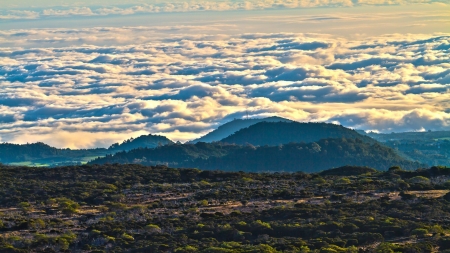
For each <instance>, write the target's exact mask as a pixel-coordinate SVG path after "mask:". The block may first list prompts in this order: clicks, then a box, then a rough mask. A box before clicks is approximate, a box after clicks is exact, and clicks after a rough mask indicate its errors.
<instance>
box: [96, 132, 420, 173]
mask: <svg viewBox="0 0 450 253" xmlns="http://www.w3.org/2000/svg"><path fill="white" fill-rule="evenodd" d="M105 163H110V164H112V163H121V164H127V163H139V164H145V165H157V164H165V165H167V166H172V167H184V168H186V167H191V168H193V167H195V168H199V169H203V170H216V169H218V170H225V171H239V170H242V171H253V172H259V171H304V172H318V171H321V170H324V169H328V168H333V167H340V166H344V165H357V166H370V167H373V168H376V169H379V170H383V169H385V168H388V167H390V166H394V165H400V166H402V167H403V168H405V169H409V170H412V169H417V168H419V167H422V166H423V165H421V164H419V163H417V162H411V161H408V160H406V159H404V158H402V157H400V156H399V155H397V154H396V153H395V152H394V150H392V149H391V148H388V147H385V146H381V145H379V144H377V143H375V144H370V143H366V142H363V141H361V140H359V139H345V138H341V139H324V140H320V141H318V142H312V143H289V144H285V145H279V146H259V147H255V146H252V145H245V146H239V145H225V144H222V143H212V144H210V143H202V142H199V143H197V144H195V145H194V144H179V145H167V146H162V147H158V148H155V149H135V150H131V151H129V152H119V153H117V154H115V155H107V156H106V157H102V158H98V159H95V160H94V161H92V162H91V164H105Z"/></svg>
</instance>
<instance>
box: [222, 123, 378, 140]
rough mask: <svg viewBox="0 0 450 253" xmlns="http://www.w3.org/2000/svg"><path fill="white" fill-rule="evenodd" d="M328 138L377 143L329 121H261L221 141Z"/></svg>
mask: <svg viewBox="0 0 450 253" xmlns="http://www.w3.org/2000/svg"><path fill="white" fill-rule="evenodd" d="M326 138H347V139H356V138H358V139H360V140H363V141H364V142H367V143H375V140H373V139H371V138H370V137H367V136H364V135H361V134H358V133H357V132H356V131H354V130H351V129H348V128H345V127H343V126H340V125H335V124H329V123H299V122H261V123H257V124H254V125H252V126H249V127H247V128H243V129H241V130H239V131H238V132H236V133H235V134H232V135H230V136H228V137H227V138H224V139H222V140H221V142H224V143H234V144H240V145H243V144H246V143H250V144H252V145H278V144H286V143H290V142H314V141H318V140H321V139H326Z"/></svg>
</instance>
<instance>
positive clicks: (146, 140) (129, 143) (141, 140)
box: [108, 134, 174, 151]
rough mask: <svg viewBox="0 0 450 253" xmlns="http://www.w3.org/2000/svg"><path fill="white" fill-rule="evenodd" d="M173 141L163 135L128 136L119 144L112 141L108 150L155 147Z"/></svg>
mask: <svg viewBox="0 0 450 253" xmlns="http://www.w3.org/2000/svg"><path fill="white" fill-rule="evenodd" d="M173 143H174V142H173V141H171V140H169V139H168V138H167V137H165V136H161V135H152V134H149V135H141V136H139V137H137V138H135V139H134V138H130V139H128V140H125V141H123V142H122V143H121V144H119V143H114V144H113V145H111V146H110V147H109V148H108V150H109V151H128V150H132V149H136V148H156V147H158V146H161V145H167V144H173Z"/></svg>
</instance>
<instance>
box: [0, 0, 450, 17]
mask: <svg viewBox="0 0 450 253" xmlns="http://www.w3.org/2000/svg"><path fill="white" fill-rule="evenodd" d="M21 2H22V4H21ZM449 3H450V1H449V0H414V1H410V0H320V1H317V0H264V1H261V0H221V1H212V0H193V1H177V0H172V1H155V0H145V1H130V2H129V4H128V5H126V6H124V5H123V3H122V5H118V4H117V3H116V4H114V2H111V3H105V2H104V1H76V2H73V3H71V2H67V3H65V4H60V6H58V5H56V4H55V3H52V4H47V5H45V4H37V5H36V4H35V3H27V1H23V0H22V1H20V0H19V1H15V2H14V3H10V4H9V5H8V4H7V5H6V6H3V7H0V20H2V19H3V20H14V19H39V18H49V17H73V16H81V17H82V16H108V15H133V14H145V13H147V14H148V13H172V12H192V11H236V10H247V11H248V10H268V9H269V10H271V9H298V8H318V7H355V6H374V5H375V6H379V5H410V4H442V5H445V4H449ZM33 7H34V8H33Z"/></svg>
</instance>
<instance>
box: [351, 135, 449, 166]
mask: <svg viewBox="0 0 450 253" xmlns="http://www.w3.org/2000/svg"><path fill="white" fill-rule="evenodd" d="M358 132H359V133H361V134H365V135H367V136H369V137H372V138H373V139H375V140H377V141H379V142H382V143H383V144H384V145H386V146H388V147H391V148H393V149H395V150H397V151H398V153H399V154H400V155H402V156H403V157H405V158H407V159H411V160H414V161H418V162H420V163H424V164H426V165H427V166H437V165H443V166H450V131H427V132H405V133H390V134H378V133H373V132H369V133H365V132H364V131H358Z"/></svg>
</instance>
